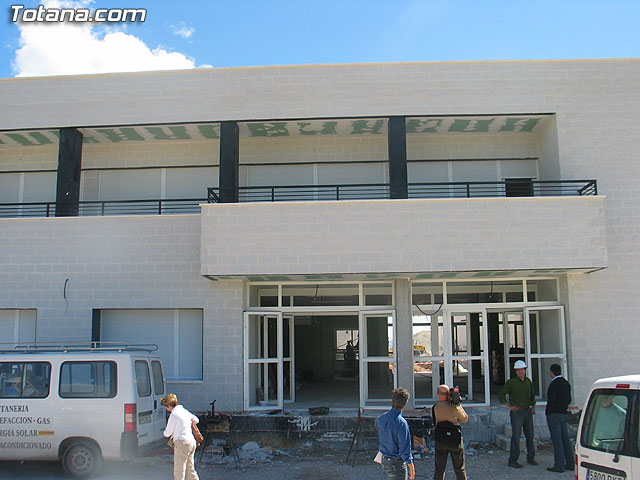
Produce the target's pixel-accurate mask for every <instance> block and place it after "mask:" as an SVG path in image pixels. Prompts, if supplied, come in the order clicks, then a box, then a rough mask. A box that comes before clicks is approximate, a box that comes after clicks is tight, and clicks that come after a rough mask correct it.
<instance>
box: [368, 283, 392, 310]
mask: <svg viewBox="0 0 640 480" xmlns="http://www.w3.org/2000/svg"><path fill="white" fill-rule="evenodd" d="M362 288H363V292H364V304H365V305H393V296H392V288H391V284H390V283H383V284H366V283H365V284H364V285H363V286H362Z"/></svg>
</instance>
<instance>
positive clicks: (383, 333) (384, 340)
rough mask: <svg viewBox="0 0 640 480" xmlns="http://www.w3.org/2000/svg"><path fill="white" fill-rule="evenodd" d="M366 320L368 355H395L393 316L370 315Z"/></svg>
mask: <svg viewBox="0 0 640 480" xmlns="http://www.w3.org/2000/svg"><path fill="white" fill-rule="evenodd" d="M365 322H366V324H365V325H366V331H367V357H387V356H389V357H390V356H393V342H394V340H393V317H391V316H387V315H380V316H372V315H368V316H367V317H366V318H365Z"/></svg>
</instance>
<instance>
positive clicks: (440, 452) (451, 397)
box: [431, 385, 469, 480]
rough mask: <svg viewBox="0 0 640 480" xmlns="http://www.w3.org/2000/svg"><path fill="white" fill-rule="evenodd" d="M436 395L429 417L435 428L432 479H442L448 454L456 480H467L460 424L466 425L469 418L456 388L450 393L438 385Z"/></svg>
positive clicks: (444, 387) (446, 387)
mask: <svg viewBox="0 0 640 480" xmlns="http://www.w3.org/2000/svg"><path fill="white" fill-rule="evenodd" d="M436 394H437V395H438V403H436V404H435V405H434V406H433V407H431V417H432V418H433V423H434V424H435V426H436V431H435V436H436V455H435V460H436V470H435V473H434V475H433V478H434V480H443V479H444V470H445V468H446V466H447V457H448V456H449V454H450V455H451V463H452V464H453V469H454V471H455V472H456V479H457V480H467V472H466V471H465V468H464V442H463V440H462V429H461V428H460V424H461V423H467V420H469V416H468V415H467V412H465V411H464V408H462V405H460V392H459V391H458V389H457V388H455V389H454V390H453V391H451V390H450V389H449V387H448V386H447V385H440V386H439V387H438V390H437V392H436Z"/></svg>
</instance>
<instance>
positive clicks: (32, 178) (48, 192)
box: [23, 172, 58, 202]
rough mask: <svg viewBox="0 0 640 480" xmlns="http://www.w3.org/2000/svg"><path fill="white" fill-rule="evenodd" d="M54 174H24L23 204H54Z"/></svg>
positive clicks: (56, 179) (55, 181)
mask: <svg viewBox="0 0 640 480" xmlns="http://www.w3.org/2000/svg"><path fill="white" fill-rule="evenodd" d="M57 181H58V174H57V173H56V172H33V173H25V174H24V193H23V201H24V202H55V201H56V183H57Z"/></svg>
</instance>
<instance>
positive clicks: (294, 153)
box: [240, 132, 389, 164]
mask: <svg viewBox="0 0 640 480" xmlns="http://www.w3.org/2000/svg"><path fill="white" fill-rule="evenodd" d="M388 156H389V152H388V148H387V135H386V132H385V134H379V135H366V136H351V137H345V136H340V135H327V136H319V135H314V136H304V137H274V138H261V137H259V138H242V137H241V138H240V164H260V163H288V162H293V163H300V162H305V163H309V162H345V161H346V162H351V161H387V159H388Z"/></svg>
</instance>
